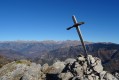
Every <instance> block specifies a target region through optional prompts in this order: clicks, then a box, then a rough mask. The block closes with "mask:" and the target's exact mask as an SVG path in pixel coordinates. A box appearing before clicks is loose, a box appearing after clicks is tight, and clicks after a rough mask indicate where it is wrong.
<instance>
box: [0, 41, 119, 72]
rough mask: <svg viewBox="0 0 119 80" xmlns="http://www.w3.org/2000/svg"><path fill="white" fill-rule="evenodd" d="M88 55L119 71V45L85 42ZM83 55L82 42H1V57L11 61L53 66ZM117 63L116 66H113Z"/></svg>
mask: <svg viewBox="0 0 119 80" xmlns="http://www.w3.org/2000/svg"><path fill="white" fill-rule="evenodd" d="M85 43H86V48H87V50H88V54H91V55H93V56H97V57H99V58H100V59H101V60H102V62H103V63H105V66H106V67H107V66H109V65H114V66H115V68H113V69H110V68H111V67H108V68H107V69H108V70H111V71H115V70H118V67H119V65H118V63H119V59H118V58H119V44H114V43H105V42H104V43H92V42H85ZM81 53H82V54H83V49H82V46H81V44H80V41H71V40H68V41H6V42H0V55H1V56H3V57H6V58H8V59H11V60H19V59H29V60H32V61H34V62H37V63H41V64H44V63H45V62H47V63H49V64H51V63H52V62H53V61H54V60H57V59H60V60H65V59H66V58H69V57H73V58H74V57H76V56H77V55H79V54H81ZM113 62H116V64H112V63H113Z"/></svg>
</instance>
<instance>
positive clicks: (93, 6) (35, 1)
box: [0, 0, 119, 43]
mask: <svg viewBox="0 0 119 80" xmlns="http://www.w3.org/2000/svg"><path fill="white" fill-rule="evenodd" d="M72 15H75V16H76V18H77V20H78V21H79V22H80V21H84V22H85V24H84V25H82V26H80V29H81V32H82V34H83V37H84V40H85V41H91V42H114V43H119V0H0V41H9V40H10V41H11V40H79V38H78V36H77V32H76V30H75V29H71V30H70V31H67V30H66V28H67V27H69V26H72V25H73V21H72Z"/></svg>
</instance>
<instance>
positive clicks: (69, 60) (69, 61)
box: [64, 58, 76, 64]
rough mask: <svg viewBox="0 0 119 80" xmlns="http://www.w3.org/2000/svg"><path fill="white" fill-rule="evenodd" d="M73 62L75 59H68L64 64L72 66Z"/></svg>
mask: <svg viewBox="0 0 119 80" xmlns="http://www.w3.org/2000/svg"><path fill="white" fill-rule="evenodd" d="M75 61H76V59H73V58H68V59H66V60H65V61H64V62H65V64H73V63H74V62H75Z"/></svg>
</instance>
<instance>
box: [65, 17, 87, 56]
mask: <svg viewBox="0 0 119 80" xmlns="http://www.w3.org/2000/svg"><path fill="white" fill-rule="evenodd" d="M72 19H73V22H74V25H73V26H71V27H69V28H67V30H70V29H71V28H74V27H75V28H76V30H77V33H78V36H79V38H80V41H81V44H82V47H83V49H84V52H85V54H86V56H87V55H88V53H87V50H86V47H85V44H84V41H83V37H82V34H81V31H80V28H79V26H80V25H82V24H84V22H77V20H76V17H75V16H74V15H73V16H72Z"/></svg>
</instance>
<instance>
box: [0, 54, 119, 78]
mask: <svg viewBox="0 0 119 80" xmlns="http://www.w3.org/2000/svg"><path fill="white" fill-rule="evenodd" d="M0 80H119V74H118V73H115V75H112V74H111V73H109V72H107V71H105V70H104V69H103V66H102V64H101V60H100V59H99V58H97V57H93V56H91V55H88V56H86V57H85V56H83V55H79V56H77V58H76V59H72V58H69V59H66V60H65V61H64V62H62V61H56V62H55V63H54V64H53V65H51V66H49V65H48V64H47V63H46V64H44V65H43V66H41V65H40V64H36V63H32V62H30V61H27V60H20V61H14V62H12V63H9V64H6V65H4V66H3V67H2V68H0Z"/></svg>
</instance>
